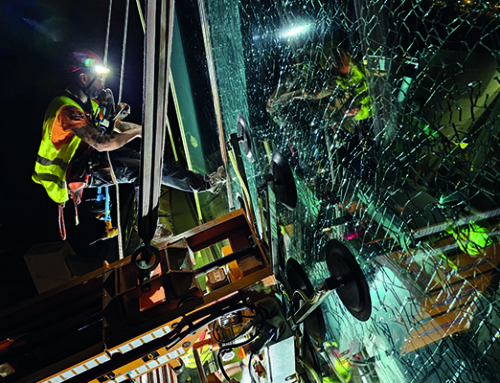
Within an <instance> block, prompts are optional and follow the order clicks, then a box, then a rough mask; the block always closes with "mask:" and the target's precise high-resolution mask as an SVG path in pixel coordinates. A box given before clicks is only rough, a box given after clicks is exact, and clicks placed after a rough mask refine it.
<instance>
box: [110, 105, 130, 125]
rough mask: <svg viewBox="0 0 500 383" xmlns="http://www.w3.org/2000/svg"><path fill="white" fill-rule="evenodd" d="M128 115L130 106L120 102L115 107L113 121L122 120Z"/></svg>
mask: <svg viewBox="0 0 500 383" xmlns="http://www.w3.org/2000/svg"><path fill="white" fill-rule="evenodd" d="M129 114H130V105H129V104H127V103H125V102H120V103H118V105H116V111H115V115H114V117H113V119H114V120H115V121H118V120H123V119H125V118H126V117H127V116H128V115H129Z"/></svg>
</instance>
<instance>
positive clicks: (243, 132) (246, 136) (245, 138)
mask: <svg viewBox="0 0 500 383" xmlns="http://www.w3.org/2000/svg"><path fill="white" fill-rule="evenodd" d="M236 129H237V132H238V138H239V139H240V145H241V151H242V152H243V154H244V155H245V157H246V158H247V160H248V161H249V162H254V157H253V152H252V150H253V143H252V135H251V133H250V128H249V127H248V123H247V120H246V119H245V117H243V115H242V114H241V113H238V116H237V117H236Z"/></svg>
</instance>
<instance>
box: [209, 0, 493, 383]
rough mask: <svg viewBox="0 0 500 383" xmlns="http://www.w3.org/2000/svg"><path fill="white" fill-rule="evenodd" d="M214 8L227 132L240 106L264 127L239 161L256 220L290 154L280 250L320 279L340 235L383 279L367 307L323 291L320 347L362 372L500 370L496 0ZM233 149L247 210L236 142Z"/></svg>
mask: <svg viewBox="0 0 500 383" xmlns="http://www.w3.org/2000/svg"><path fill="white" fill-rule="evenodd" d="M202 11H203V12H204V15H205V17H206V20H205V24H204V27H205V33H206V35H207V36H208V38H209V48H208V49H209V51H210V52H209V53H210V54H209V56H210V57H211V61H210V65H212V70H213V73H214V75H215V81H216V85H217V94H216V95H215V97H216V99H217V101H218V102H219V104H220V113H221V116H222V121H223V128H224V131H225V135H226V140H228V141H230V140H231V138H233V139H234V134H236V135H238V124H237V121H238V120H239V118H243V119H244V120H246V121H247V123H248V126H249V130H250V132H251V136H252V139H253V142H252V143H253V148H252V157H253V159H254V162H250V161H249V160H248V158H247V157H246V156H244V155H242V156H240V158H241V159H242V163H243V168H244V173H245V175H246V179H247V180H248V195H250V198H251V202H252V206H253V212H254V214H255V216H256V217H257V218H258V217H260V216H261V214H262V211H265V212H266V214H267V213H268V212H269V211H268V210H271V209H268V210H266V207H265V206H262V203H261V202H262V198H263V197H262V196H264V195H265V190H266V188H265V187H263V186H262V185H266V180H267V179H268V178H269V177H268V176H269V174H270V173H271V165H270V159H271V154H272V153H273V152H274V151H279V152H280V153H281V154H282V155H283V156H284V157H285V158H286V160H287V161H288V163H289V164H290V166H291V168H292V171H293V175H294V179H295V184H296V187H297V194H298V201H297V206H296V208H295V209H294V210H290V209H288V208H286V207H285V206H283V204H280V203H277V205H276V209H277V211H276V219H277V221H278V224H279V228H280V229H281V230H279V233H280V235H279V241H280V242H279V243H278V245H277V246H281V248H282V249H284V250H285V251H284V253H285V254H286V257H291V258H295V259H296V260H298V261H299V263H301V264H302V265H303V267H304V268H305V270H306V272H307V274H308V276H309V278H310V280H311V282H312V284H313V285H314V287H317V286H318V285H319V284H320V283H321V282H322V281H323V280H324V279H325V278H326V277H328V276H329V271H328V268H327V265H326V254H325V246H326V244H327V243H328V241H329V240H330V239H337V240H339V241H341V242H342V243H343V244H345V245H346V246H347V247H348V248H349V249H350V250H351V252H352V253H353V254H354V255H355V257H356V259H357V261H358V262H359V263H360V264H361V267H362V270H363V271H364V274H365V275H366V278H367V280H368V283H369V287H370V295H371V299H372V303H373V312H372V315H371V318H370V319H369V320H368V321H366V322H360V321H357V320H356V319H355V318H353V317H352V316H351V315H350V314H349V312H348V311H347V310H346V309H345V308H344V305H343V304H342V303H341V301H340V299H339V298H338V296H337V294H332V295H330V296H329V297H328V299H327V300H326V301H325V302H324V303H323V304H322V311H323V315H324V320H325V323H326V330H327V334H326V339H325V342H324V343H323V345H322V347H324V348H325V349H328V350H331V351H332V350H333V351H332V352H334V353H335V355H336V356H337V357H338V358H339V359H340V360H343V361H348V362H349V363H350V365H349V367H348V368H349V369H350V371H349V373H348V374H351V376H352V379H355V381H361V380H360V379H361V378H360V377H363V378H364V379H365V381H370V382H378V381H380V382H395V381H397V382H451V381H453V382H455V381H456V382H458V381H460V382H477V381H483V382H486V381H488V382H493V381H496V380H495V376H496V372H497V371H495V370H496V367H495V368H492V366H497V365H498V358H499V356H498V355H499V351H500V350H499V349H498V331H499V325H500V316H499V312H500V310H499V304H498V295H497V289H498V267H497V265H498V263H499V261H500V254H499V253H497V243H498V241H497V239H498V231H497V225H498V221H499V220H498V218H499V213H500V210H498V188H497V179H498V178H499V174H498V170H499V169H498V164H497V161H498V154H497V150H496V149H497V146H498V126H500V124H498V107H499V104H498V97H497V96H498V93H499V91H500V86H499V80H498V79H499V78H500V77H499V73H498V51H499V48H500V46H499V42H498V32H499V31H498V28H499V24H498V20H497V15H498V7H496V6H493V5H489V3H488V4H486V3H485V4H483V3H481V4H479V2H465V1H463V2H455V3H449V2H440V1H437V2H411V1H403V2H394V4H392V3H391V2H383V1H370V2H363V3H361V2H358V1H356V2H343V1H321V0H296V1H285V0H283V1H271V0H267V1H260V2H255V1H250V0H248V1H244V0H241V1H237V0H219V1H215V0H213V1H205V2H204V4H203V6H202ZM209 70H210V68H209ZM238 116H240V117H238ZM240 133H241V132H240ZM232 135H233V136H232ZM238 145H239V143H237V144H236V146H238ZM230 149H231V148H230ZM228 156H229V161H233V162H232V164H233V166H230V167H229V172H230V176H231V179H232V182H231V197H232V201H230V203H232V204H233V205H234V207H239V206H238V204H239V205H240V206H241V197H242V196H244V195H246V192H245V190H244V189H245V188H244V187H242V183H241V180H240V176H243V175H242V174H237V173H236V172H235V170H234V169H235V166H234V163H235V161H236V159H237V158H231V157H232V156H233V157H238V153H237V150H229V151H228ZM259 196H261V197H262V198H261V199H259ZM271 197H272V196H268V197H267V198H268V199H269V198H271ZM277 198H278V199H279V196H277ZM264 200H265V198H264ZM257 221H258V224H259V230H260V231H261V233H264V232H265V227H264V226H265V224H261V223H260V220H259V219H257ZM323 374H324V376H327V375H328V371H323ZM330 374H331V371H330Z"/></svg>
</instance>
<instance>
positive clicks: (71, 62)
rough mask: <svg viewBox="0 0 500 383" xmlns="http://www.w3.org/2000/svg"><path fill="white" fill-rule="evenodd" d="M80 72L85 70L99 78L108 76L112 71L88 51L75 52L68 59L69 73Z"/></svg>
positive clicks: (67, 67)
mask: <svg viewBox="0 0 500 383" xmlns="http://www.w3.org/2000/svg"><path fill="white" fill-rule="evenodd" d="M79 70H84V71H87V72H90V73H93V74H95V75H97V76H106V75H108V74H109V72H110V69H109V68H108V67H106V66H105V65H104V64H103V62H102V60H101V58H100V57H99V56H98V55H97V54H96V53H94V52H92V51H91V50H88V49H80V50H77V51H74V52H72V53H71V54H70V55H69V57H68V59H67V65H66V71H67V72H71V73H74V72H78V71H79Z"/></svg>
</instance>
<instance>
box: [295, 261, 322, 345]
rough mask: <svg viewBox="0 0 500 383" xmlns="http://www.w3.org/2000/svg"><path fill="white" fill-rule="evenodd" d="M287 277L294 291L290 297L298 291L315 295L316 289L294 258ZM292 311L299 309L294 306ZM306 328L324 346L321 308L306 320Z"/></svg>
mask: <svg viewBox="0 0 500 383" xmlns="http://www.w3.org/2000/svg"><path fill="white" fill-rule="evenodd" d="M286 276H287V280H288V284H289V285H290V287H291V289H292V290H293V291H291V292H289V294H290V296H291V295H292V294H293V292H294V291H296V290H301V291H302V292H303V293H304V294H306V295H307V296H308V297H310V296H311V295H312V294H313V293H314V287H313V285H312V283H311V281H310V280H309V277H308V276H307V274H306V272H305V271H304V269H303V268H302V266H301V265H300V264H299V263H298V262H297V261H296V260H295V259H293V258H290V259H289V260H288V261H287V263H286ZM292 309H293V310H296V309H298V307H295V306H292ZM304 328H305V330H306V331H307V332H308V333H309V335H310V336H311V338H312V339H313V340H314V341H315V342H316V343H318V344H323V342H324V341H325V335H326V327H325V318H324V317H323V312H322V311H321V307H318V308H317V309H316V310H314V311H313V312H312V313H311V314H309V315H308V316H307V318H306V319H305V320H304Z"/></svg>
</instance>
